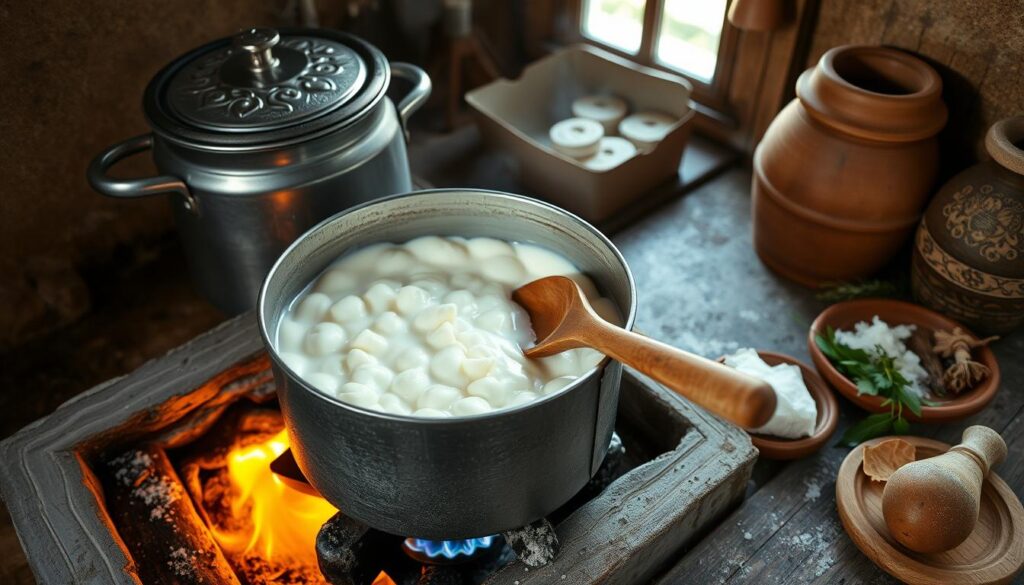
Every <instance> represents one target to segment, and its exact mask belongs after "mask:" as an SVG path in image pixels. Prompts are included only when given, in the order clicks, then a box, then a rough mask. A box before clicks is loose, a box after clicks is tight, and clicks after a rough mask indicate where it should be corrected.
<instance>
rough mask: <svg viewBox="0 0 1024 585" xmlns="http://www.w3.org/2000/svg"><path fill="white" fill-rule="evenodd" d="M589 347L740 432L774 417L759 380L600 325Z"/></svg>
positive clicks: (770, 395) (769, 394)
mask: <svg viewBox="0 0 1024 585" xmlns="http://www.w3.org/2000/svg"><path fill="white" fill-rule="evenodd" d="M598 323H599V326H598V327H595V328H594V329H592V330H591V332H589V333H587V334H586V337H587V339H586V340H585V341H586V343H587V345H589V346H590V347H593V348H595V349H597V350H598V351H600V352H601V353H603V354H605V355H607V356H610V357H612V358H614V359H616V360H618V361H620V362H622V363H624V364H626V365H629V366H632V367H634V368H636V369H637V370H640V371H641V372H643V373H645V374H647V375H648V376H650V377H652V378H654V379H655V380H657V381H658V382H661V383H662V384H664V385H665V386H667V387H668V388H670V389H672V390H673V391H674V392H675V393H676V394H679V395H680V396H683V397H685V398H687V399H689V400H691V401H693V402H695V403H697V404H699V405H701V406H703V407H704V408H706V409H708V410H710V411H711V412H714V413H715V414H718V415H720V416H722V417H724V418H726V419H728V420H730V421H732V422H734V423H736V424H738V425H740V426H742V427H745V428H748V429H755V428H758V427H761V426H763V425H764V424H765V423H767V422H768V419H770V418H771V417H772V414H774V413H775V391H774V390H772V387H771V386H770V385H769V384H768V383H767V382H764V381H762V380H759V379H757V378H755V377H753V376H749V375H747V374H743V373H741V372H737V371H736V370H734V369H732V368H730V367H728V366H725V365H722V364H719V363H716V362H713V361H711V360H709V359H705V358H702V357H700V356H698V355H694V354H692V353H689V352H686V351H683V350H681V349H678V348H675V347H672V346H670V345H666V344H664V343H662V342H660V341H656V340H654V339H650V338H648V337H644V336H643V335H639V334H637V333H633V332H632V331H627V330H625V329H622V328H620V327H616V326H614V325H611V324H608V323H605V322H603V321H599V322H598Z"/></svg>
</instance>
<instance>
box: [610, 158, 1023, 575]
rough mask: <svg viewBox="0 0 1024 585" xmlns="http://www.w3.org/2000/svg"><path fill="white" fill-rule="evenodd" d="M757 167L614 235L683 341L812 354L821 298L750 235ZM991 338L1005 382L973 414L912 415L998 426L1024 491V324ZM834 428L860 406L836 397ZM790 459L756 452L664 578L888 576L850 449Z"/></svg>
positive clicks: (921, 428)
mask: <svg viewBox="0 0 1024 585" xmlns="http://www.w3.org/2000/svg"><path fill="white" fill-rule="evenodd" d="M749 193H750V173H749V172H747V171H744V170H733V171H729V172H728V173H726V174H725V175H723V176H721V177H719V178H718V179H716V180H715V181H713V182H711V183H709V184H707V185H705V186H703V187H701V188H700V189H698V190H697V191H695V192H693V193H691V194H689V195H687V196H686V197H685V198H683V199H682V200H679V201H676V202H673V203H670V204H668V205H667V206H665V207H663V208H662V209H660V210H659V212H658V213H657V214H656V215H654V216H651V217H648V218H647V219H645V220H644V221H642V222H640V223H638V224H636V225H634V226H633V227H631V228H628V229H627V230H625V231H624V232H622V233H620V234H618V235H617V236H615V237H614V238H613V240H614V241H615V242H616V244H618V246H619V247H620V249H621V250H622V253H623V254H624V255H625V257H626V260H627V262H628V263H629V265H630V267H631V268H632V270H633V273H634V276H635V277H636V281H637V291H638V295H639V299H638V303H639V311H638V314H637V326H638V327H639V328H640V329H642V330H644V331H645V332H646V333H648V334H650V335H652V336H654V337H658V338H659V339H664V340H666V341H668V342H670V343H673V344H675V345H677V346H679V347H682V348H683V349H688V350H690V351H694V352H695V353H699V354H702V355H705V356H709V357H714V356H717V355H720V354H721V353H723V352H726V351H731V350H734V349H736V348H737V347H743V346H750V347H756V348H759V349H769V350H773V351H780V352H783V353H788V354H790V355H792V356H794V357H797V358H799V359H802V360H805V361H807V360H808V353H807V346H806V335H807V328H808V327H809V326H810V323H811V321H812V320H813V318H814V317H815V316H816V315H817V313H818V312H819V311H820V310H822V309H823V308H824V307H825V304H824V303H820V302H818V301H816V300H814V297H813V294H812V293H811V292H810V291H808V290H806V289H803V288H800V287H798V286H796V285H791V284H789V283H787V282H785V281H783V280H781V279H780V278H778V277H776V276H775V275H773V274H772V273H771V272H769V271H768V270H767V269H766V268H765V267H764V266H763V265H762V264H761V263H760V262H759V261H758V259H757V257H756V255H755V254H754V252H753V248H752V246H751V235H750V195H749ZM993 349H994V350H995V352H996V355H997V357H998V359H999V363H1000V366H1001V368H1002V374H1003V386H1002V388H1001V390H1000V392H999V394H998V395H997V396H996V398H995V400H994V402H993V403H992V404H991V405H990V406H989V407H988V408H986V409H985V410H984V411H983V412H981V413H979V414H977V415H975V416H973V417H970V418H968V419H967V420H964V421H961V422H958V423H955V424H948V425H932V426H929V425H915V427H914V430H915V433H917V434H921V435H924V436H928V437H933V438H936V439H939V440H942V441H945V442H949V443H957V442H959V439H960V433H961V432H962V431H963V429H964V428H966V427H967V426H970V425H972V424H983V425H987V426H991V427H992V428H994V429H996V430H998V431H1000V432H1002V434H1003V436H1004V438H1005V439H1006V441H1007V444H1008V445H1009V448H1010V453H1011V454H1013V453H1017V454H1018V455H1017V456H1016V457H1014V456H1013V455H1011V456H1010V457H1009V459H1008V461H1007V462H1006V463H1004V464H1003V465H1002V466H1001V467H999V468H997V469H996V472H997V473H998V474H999V475H1000V476H1002V477H1003V478H1004V479H1005V480H1006V481H1007V483H1008V484H1009V485H1010V486H1011V487H1012V489H1013V490H1014V492H1015V493H1016V494H1017V495H1018V497H1020V496H1022V494H1024V461H1021V459H1020V456H1019V454H1020V453H1022V452H1024V386H1022V385H1021V380H1022V379H1024V335H1022V334H1021V333H1017V334H1015V335H1012V336H1009V337H1007V338H1005V339H1003V340H1001V341H999V342H998V343H997V344H995V345H994V347H993ZM840 410H841V411H842V416H841V419H840V426H839V429H838V431H837V433H836V437H838V436H839V435H840V434H841V433H842V432H843V430H844V429H845V427H847V426H848V425H849V424H850V423H851V422H852V421H855V420H858V419H859V418H860V417H862V416H864V413H863V412H861V411H860V410H858V409H857V408H855V407H854V406H853V405H852V404H851V403H849V402H848V401H846V400H845V399H842V398H840ZM834 444H835V441H832V442H830V444H829V445H828V446H827V447H825V448H824V449H823V450H822V451H821V452H819V453H818V454H816V455H814V456H812V457H809V458H807V459H803V460H800V461H795V462H792V463H789V464H777V463H772V462H764V461H762V462H759V463H758V465H757V467H756V468H755V474H754V475H755V481H756V482H757V483H758V486H757V487H758V489H757V490H756V491H755V492H754V493H753V494H751V495H749V496H748V498H747V500H746V502H744V504H743V505H742V506H741V507H740V508H739V509H738V510H737V511H736V512H734V513H733V514H732V515H730V516H729V517H728V518H727V519H726V520H724V521H723V522H722V523H721V525H719V527H718V528H716V529H715V530H714V531H712V532H711V533H709V534H708V535H707V536H706V537H704V538H703V539H702V540H701V541H700V543H699V544H697V545H696V546H695V547H693V549H692V550H690V551H689V552H688V553H687V554H685V555H683V556H681V557H680V560H679V562H678V564H677V565H676V566H675V567H674V568H672V569H671V570H670V571H669V572H668V573H667V574H666V575H665V576H664V577H663V578H662V579H661V580H660V581H658V583H659V585H669V584H675V583H718V582H730V583H732V582H735V583H805V582H819V583H842V582H845V583H876V582H877V583H888V582H892V581H893V580H892V579H891V578H890V577H888V576H887V575H886V574H885V573H883V572H882V571H881V570H880V569H878V568H877V567H875V566H874V565H873V564H872V563H871V562H870V561H869V560H868V559H867V558H866V557H865V556H864V555H863V554H861V553H860V551H859V550H858V549H857V548H856V547H855V546H854V545H853V543H852V542H851V541H850V539H849V538H848V537H847V536H846V534H845V532H843V529H842V526H841V525H840V523H839V518H838V515H837V513H836V507H835V476H836V473H837V471H838V469H839V464H840V463H841V462H842V460H843V458H844V457H845V456H846V454H847V453H848V452H849V449H846V448H838V447H835V446H833V445H834Z"/></svg>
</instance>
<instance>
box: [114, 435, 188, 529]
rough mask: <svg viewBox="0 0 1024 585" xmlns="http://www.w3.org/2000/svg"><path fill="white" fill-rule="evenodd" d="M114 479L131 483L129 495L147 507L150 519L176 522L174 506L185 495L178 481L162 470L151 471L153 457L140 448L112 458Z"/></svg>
mask: <svg viewBox="0 0 1024 585" xmlns="http://www.w3.org/2000/svg"><path fill="white" fill-rule="evenodd" d="M111 464H112V465H113V466H114V467H115V468H116V471H115V472H114V479H115V481H117V482H119V483H120V484H121V485H123V486H125V487H131V491H130V492H129V493H130V494H131V497H132V498H135V499H138V500H141V501H142V503H143V504H145V505H146V507H147V508H149V519H150V520H151V521H153V520H163V521H164V522H167V523H171V524H173V523H174V522H175V520H174V518H173V517H172V516H173V515H174V513H173V510H174V509H173V507H171V504H173V503H175V502H177V501H178V500H180V499H181V498H182V496H184V490H183V489H182V487H181V485H180V484H178V483H177V482H175V481H174V480H172V479H171V478H169V477H167V476H166V475H163V474H161V473H155V472H154V464H153V459H152V457H150V456H149V455H148V454H147V453H145V452H143V451H129V452H127V453H124V454H123V455H120V456H118V457H116V458H114V459H113V460H111Z"/></svg>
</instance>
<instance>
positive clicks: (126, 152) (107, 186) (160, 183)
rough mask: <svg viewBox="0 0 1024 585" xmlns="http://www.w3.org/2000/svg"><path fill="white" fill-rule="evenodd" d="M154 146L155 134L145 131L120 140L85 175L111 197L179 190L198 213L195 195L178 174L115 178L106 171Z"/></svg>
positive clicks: (142, 195) (190, 209) (98, 189)
mask: <svg viewBox="0 0 1024 585" xmlns="http://www.w3.org/2000/svg"><path fill="white" fill-rule="evenodd" d="M151 148H153V135H152V134H143V135H141V136H136V137H134V138H129V139H128V140H125V141H123V142H119V143H117V144H115V145H113V146H111V147H110V148H108V149H106V150H104V151H103V152H101V153H100V154H99V156H97V157H96V158H94V159H93V160H92V162H91V163H89V170H88V171H86V177H87V178H88V179H89V184H90V185H92V188H93V189H96V190H97V191H99V192H100V193H102V194H104V195H106V196H108V197H127V198H130V197H146V196H149V195H157V194H159V193H177V194H179V195H181V196H182V197H183V198H184V200H185V209H187V210H189V211H191V212H193V213H195V212H196V209H197V207H196V198H195V196H194V195H192V192H191V191H189V189H188V185H186V184H185V182H184V181H182V180H181V179H179V178H177V177H172V176H170V175H163V176H159V177H145V178H141V179H115V178H113V177H111V176H109V175H107V171H109V170H110V168H111V167H112V166H114V165H115V164H117V163H118V162H119V161H121V160H122V159H124V158H127V157H129V156H131V155H133V154H138V153H140V152H142V151H144V150H149V149H151Z"/></svg>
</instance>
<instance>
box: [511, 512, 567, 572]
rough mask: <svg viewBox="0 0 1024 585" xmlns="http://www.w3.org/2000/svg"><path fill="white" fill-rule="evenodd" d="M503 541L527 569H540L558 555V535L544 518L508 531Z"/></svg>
mask: <svg viewBox="0 0 1024 585" xmlns="http://www.w3.org/2000/svg"><path fill="white" fill-rule="evenodd" d="M505 541H506V542H508V545H509V546H510V547H512V550H513V551H515V553H516V556H517V557H519V560H520V561H522V562H523V564H524V565H526V566H527V567H542V566H544V565H546V564H548V563H550V562H551V561H553V560H555V556H556V555H558V548H559V544H558V535H556V534H555V527H554V526H552V525H551V523H550V522H548V521H547V519H545V518H541V519H540V520H537V521H536V522H534V523H533V524H529V525H527V526H523V527H522V528H517V529H515V530H509V531H508V532H506V533H505Z"/></svg>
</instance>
